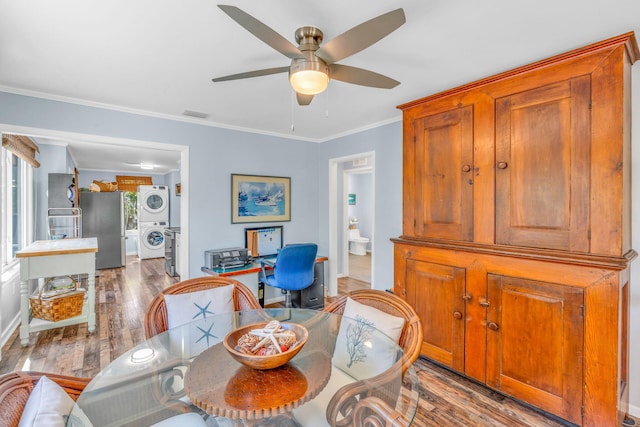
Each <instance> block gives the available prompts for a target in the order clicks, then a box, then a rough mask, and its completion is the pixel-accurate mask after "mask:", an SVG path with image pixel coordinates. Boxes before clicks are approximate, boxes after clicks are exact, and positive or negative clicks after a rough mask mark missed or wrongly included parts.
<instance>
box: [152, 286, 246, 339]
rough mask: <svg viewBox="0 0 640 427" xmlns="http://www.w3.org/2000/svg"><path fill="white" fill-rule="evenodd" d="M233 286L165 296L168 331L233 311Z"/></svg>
mask: <svg viewBox="0 0 640 427" xmlns="http://www.w3.org/2000/svg"><path fill="white" fill-rule="evenodd" d="M233 290H234V287H233V285H229V286H220V287H217V288H212V289H205V290H203V291H197V292H189V293H186V294H176V295H165V296H164V301H165V303H166V304H167V320H168V324H169V325H168V326H169V329H172V328H175V327H176V326H180V325H184V324H185V323H189V322H193V321H194V320H202V319H207V318H209V317H211V316H214V315H216V314H221V313H229V312H232V311H234V306H233Z"/></svg>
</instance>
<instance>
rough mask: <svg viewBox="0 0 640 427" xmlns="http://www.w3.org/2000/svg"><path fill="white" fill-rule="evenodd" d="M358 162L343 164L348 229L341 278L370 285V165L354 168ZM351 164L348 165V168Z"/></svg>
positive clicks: (371, 191)
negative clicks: (345, 262) (345, 258)
mask: <svg viewBox="0 0 640 427" xmlns="http://www.w3.org/2000/svg"><path fill="white" fill-rule="evenodd" d="M353 164H358V161H352V162H347V164H345V165H344V171H343V174H344V179H343V183H344V185H345V192H344V194H346V195H347V197H346V200H347V203H346V206H344V208H343V209H344V211H345V213H346V218H345V220H344V224H345V226H344V229H346V230H347V243H346V244H347V249H346V252H347V253H348V256H347V265H346V268H345V269H344V275H343V276H344V277H349V278H351V279H355V280H359V281H362V282H365V283H368V284H369V285H370V284H371V258H372V254H373V240H372V239H371V236H372V235H373V168H372V167H371V166H370V165H367V166H365V167H353ZM350 166H351V167H350Z"/></svg>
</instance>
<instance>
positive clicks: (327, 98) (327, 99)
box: [324, 87, 330, 119]
mask: <svg viewBox="0 0 640 427" xmlns="http://www.w3.org/2000/svg"><path fill="white" fill-rule="evenodd" d="M329 90H330V88H329V87H327V90H326V91H325V92H326V94H327V95H326V98H325V100H326V102H327V104H326V105H327V106H326V108H325V110H324V117H325V118H326V119H328V118H329Z"/></svg>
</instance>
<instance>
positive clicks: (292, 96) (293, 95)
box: [291, 90, 296, 132]
mask: <svg viewBox="0 0 640 427" xmlns="http://www.w3.org/2000/svg"><path fill="white" fill-rule="evenodd" d="M295 97H296V92H295V91H293V90H292V91H291V132H295V131H296V126H295V125H294V124H293V123H294V117H293V113H294V111H295V103H296V100H295V99H294V98H295Z"/></svg>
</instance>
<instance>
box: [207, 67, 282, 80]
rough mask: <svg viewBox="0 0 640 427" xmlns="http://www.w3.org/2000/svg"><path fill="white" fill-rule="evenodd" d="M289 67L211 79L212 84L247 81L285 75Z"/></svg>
mask: <svg viewBox="0 0 640 427" xmlns="http://www.w3.org/2000/svg"><path fill="white" fill-rule="evenodd" d="M288 71H289V67H288V66H287V67H276V68H265V69H264V70H255V71H247V72H245V73H238V74H231V75H228V76H224V77H216V78H215V79H211V80H212V81H214V82H225V81H227V80H239V79H248V78H251V77H260V76H268V75H269V74H278V73H286V72H288Z"/></svg>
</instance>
